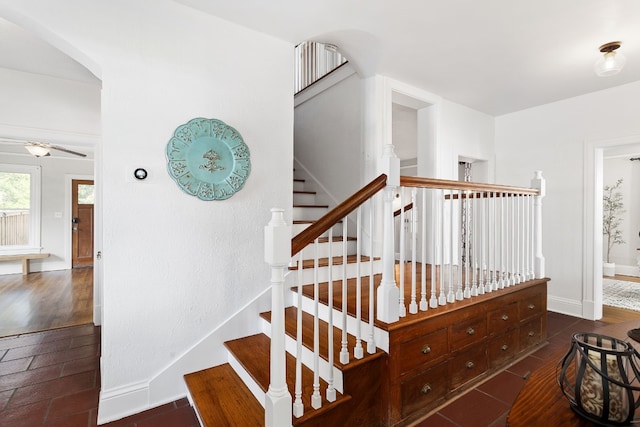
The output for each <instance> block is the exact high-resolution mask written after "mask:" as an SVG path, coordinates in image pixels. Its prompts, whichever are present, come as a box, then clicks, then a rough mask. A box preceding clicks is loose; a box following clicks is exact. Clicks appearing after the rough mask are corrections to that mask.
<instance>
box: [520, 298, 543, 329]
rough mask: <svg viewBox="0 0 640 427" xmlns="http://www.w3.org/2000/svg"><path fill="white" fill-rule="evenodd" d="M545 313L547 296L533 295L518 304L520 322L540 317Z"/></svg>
mask: <svg viewBox="0 0 640 427" xmlns="http://www.w3.org/2000/svg"><path fill="white" fill-rule="evenodd" d="M546 311H547V295H546V293H545V294H544V295H541V294H533V295H530V296H528V297H527V298H525V299H523V300H522V301H519V302H518V313H519V319H520V321H521V322H522V321H524V320H527V319H531V318H532V317H536V316H540V315H541V314H543V313H546Z"/></svg>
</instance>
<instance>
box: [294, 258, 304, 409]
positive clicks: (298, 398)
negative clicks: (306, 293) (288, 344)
mask: <svg viewBox="0 0 640 427" xmlns="http://www.w3.org/2000/svg"><path fill="white" fill-rule="evenodd" d="M303 252H304V249H303V250H302V251H300V253H298V256H297V257H296V261H295V265H296V276H295V277H296V286H297V288H298V292H296V296H297V301H296V384H295V400H294V402H293V416H294V417H296V418H300V417H301V416H303V415H304V404H303V403H302V280H300V277H301V276H302V274H301V271H302V260H303V259H304V257H303V256H302V254H303Z"/></svg>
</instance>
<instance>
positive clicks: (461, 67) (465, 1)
mask: <svg viewBox="0 0 640 427" xmlns="http://www.w3.org/2000/svg"><path fill="white" fill-rule="evenodd" d="M175 1H177V2H180V3H183V4H185V5H188V6H192V7H195V8H197V9H200V10H202V11H205V12H207V13H211V14H213V15H216V16H219V17H221V18H223V19H226V20H229V21H233V22H236V23H239V24H241V25H244V26H247V27H250V28H253V29H255V30H257V31H260V32H264V33H267V34H270V35H273V36H274V37H277V38H280V39H283V40H286V41H288V42H291V43H294V44H295V43H299V42H301V41H304V40H317V41H323V42H330V43H333V44H336V45H337V46H338V47H339V49H340V50H341V52H342V53H343V54H345V55H346V56H347V57H348V58H349V59H350V60H351V63H352V64H353V65H354V66H355V67H356V68H357V69H358V70H359V71H360V72H361V73H362V74H363V75H372V74H375V73H378V74H384V75H387V76H389V77H392V78H395V79H397V80H400V81H403V82H405V83H408V84H411V85H414V86H417V87H420V88H422V89H424V90H427V91H431V92H433V93H435V94H437V95H440V96H442V97H444V98H446V99H449V100H451V101H454V102H457V103H460V104H463V105H466V106H469V107H471V108H474V109H476V110H479V111H482V112H485V113H487V114H491V115H496V116H497V115H502V114H506V113H509V112H513V111H518V110H521V109H524V108H529V107H532V106H536V105H541V104H546V103H549V102H553V101H557V100H560V99H564V98H570V97H574V96H578V95H582V94H585V93H589V92H593V91H597V90H601V89H606V88H609V87H612V86H618V85H622V84H625V83H630V82H633V81H636V80H640V1H639V0H536V1H526V0H403V1H392V0H317V1H314V2H310V1H309V2H300V1H299V0H270V1H264V0H243V1H229V0H175ZM303 6H304V7H303ZM612 40H621V41H622V43H623V45H622V48H621V49H620V52H622V53H623V54H624V55H625V56H626V57H627V64H626V66H625V68H624V69H623V70H622V72H621V73H620V74H618V75H617V76H613V77H607V78H601V77H597V76H596V75H595V74H594V72H593V64H594V62H595V61H596V60H597V59H598V57H599V55H600V53H599V52H598V46H600V45H601V44H603V43H606V42H609V41H612ZM0 67H6V68H11V69H16V70H23V71H28V72H32V73H39V74H46V75H52V76H56V77H62V78H70V79H73V80H79V81H85V82H96V81H97V79H96V78H95V77H94V76H93V75H92V74H91V73H90V72H89V71H87V70H86V69H85V68H84V67H82V66H81V65H79V64H78V63H76V62H75V61H73V60H72V59H70V58H69V57H67V56H65V55H64V54H62V53H61V52H59V51H58V50H56V49H54V48H52V47H50V46H49V45H47V44H46V43H45V42H43V41H41V40H40V39H38V38H37V37H36V36H33V35H30V34H28V33H25V32H24V31H22V30H20V28H19V27H16V26H15V25H13V24H11V23H9V22H7V21H3V20H0Z"/></svg>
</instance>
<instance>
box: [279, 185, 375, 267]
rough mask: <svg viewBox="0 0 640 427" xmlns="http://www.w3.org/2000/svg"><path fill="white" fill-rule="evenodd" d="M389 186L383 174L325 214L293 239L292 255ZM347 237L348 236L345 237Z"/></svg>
mask: <svg viewBox="0 0 640 427" xmlns="http://www.w3.org/2000/svg"><path fill="white" fill-rule="evenodd" d="M386 185H387V175H385V174H382V175H380V176H379V177H377V178H376V179H374V180H373V181H371V182H370V183H369V184H367V185H366V186H364V187H362V188H361V189H360V190H358V191H357V192H356V193H355V194H353V195H351V196H350V197H349V198H347V199H346V200H345V201H343V202H342V203H340V204H339V205H338V206H336V207H335V208H333V209H331V210H330V211H329V212H327V213H326V214H324V215H323V216H322V217H320V219H318V220H317V221H315V222H314V223H313V224H311V225H310V226H309V227H307V228H305V229H304V230H302V231H301V232H300V233H299V234H298V235H297V236H295V237H294V238H293V239H291V255H292V256H293V255H295V254H297V253H298V252H300V251H301V250H302V249H304V247H305V246H307V245H308V244H309V243H311V242H313V241H314V240H315V239H316V238H317V237H319V236H320V235H321V234H322V233H324V232H325V231H327V230H328V229H329V228H331V227H333V226H334V225H335V224H336V223H337V222H338V221H340V220H341V219H343V218H344V217H345V216H347V215H349V214H350V213H351V212H353V211H354V210H355V209H356V208H357V207H358V206H360V205H361V204H363V203H364V202H366V201H367V200H369V199H370V198H371V197H372V196H373V195H374V194H376V193H377V192H378V191H380V190H382V189H383V188H384V187H385V186H386ZM345 237H346V236H345Z"/></svg>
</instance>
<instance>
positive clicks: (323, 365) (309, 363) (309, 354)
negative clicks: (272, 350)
mask: <svg viewBox="0 0 640 427" xmlns="http://www.w3.org/2000/svg"><path fill="white" fill-rule="evenodd" d="M260 321H261V322H262V333H263V334H265V335H266V336H268V337H269V338H271V323H270V322H267V321H266V320H265V319H262V318H261V319H260ZM285 340H286V341H285V344H286V349H287V353H289V354H290V355H292V356H293V357H296V354H297V345H296V341H295V340H294V339H293V338H291V337H290V336H289V335H286V336H285ZM337 362H338V361H337V360H336V363H337ZM302 364H303V365H304V366H306V367H307V368H309V369H311V370H313V365H314V356H313V351H312V350H310V349H308V348H307V347H304V346H303V347H302ZM318 366H319V369H320V371H319V372H318V375H319V376H320V378H322V379H323V380H325V381H327V382H329V372H330V366H329V363H328V362H327V361H326V360H325V359H323V358H320V360H319V363H318ZM332 370H333V387H334V388H335V389H336V390H338V392H340V393H343V391H342V390H343V380H342V371H341V370H340V369H338V368H336V367H335V366H334V367H333V368H332Z"/></svg>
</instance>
